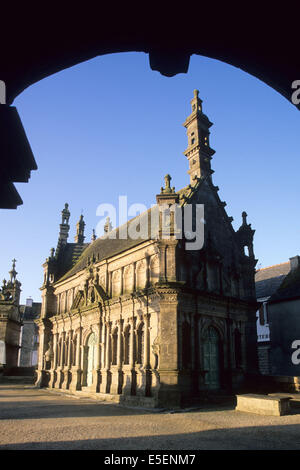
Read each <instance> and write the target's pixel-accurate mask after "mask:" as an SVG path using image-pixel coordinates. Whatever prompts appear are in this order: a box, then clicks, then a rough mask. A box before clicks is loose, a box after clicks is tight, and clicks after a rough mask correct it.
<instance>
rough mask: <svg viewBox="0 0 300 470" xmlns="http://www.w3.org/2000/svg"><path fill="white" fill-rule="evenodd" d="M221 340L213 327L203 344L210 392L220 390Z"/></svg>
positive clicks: (209, 329)
mask: <svg viewBox="0 0 300 470" xmlns="http://www.w3.org/2000/svg"><path fill="white" fill-rule="evenodd" d="M219 347H220V340H219V334H218V332H217V331H216V329H215V328H213V327H212V326H211V327H209V328H208V330H207V334H206V337H205V339H204V344H203V356H204V370H206V371H207V373H206V374H205V384H206V385H207V387H208V388H209V389H210V390H217V389H219V388H220V363H219V362H220V359H219Z"/></svg>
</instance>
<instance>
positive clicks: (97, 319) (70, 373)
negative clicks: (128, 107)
mask: <svg viewBox="0 0 300 470" xmlns="http://www.w3.org/2000/svg"><path fill="white" fill-rule="evenodd" d="M191 104H192V113H191V115H190V116H189V117H188V118H187V120H186V121H185V123H184V126H185V127H186V128H187V134H188V148H187V150H186V152H185V155H186V156H187V158H188V160H189V175H190V184H189V185H188V186H186V187H185V188H183V189H182V190H180V191H178V192H176V191H175V188H172V187H171V186H170V179H171V177H170V176H169V175H166V177H165V187H164V188H161V192H160V194H158V195H157V196H156V200H157V205H156V206H154V208H153V209H151V210H149V211H147V212H146V213H143V214H141V215H140V216H138V217H137V218H136V219H131V220H130V221H129V222H128V223H127V224H126V226H125V228H126V229H128V232H130V228H131V227H133V226H134V225H138V224H140V225H142V224H143V223H145V221H148V222H149V224H148V229H147V236H146V237H139V238H136V239H132V238H130V237H129V238H127V239H125V238H122V237H121V236H120V233H121V228H119V229H115V230H112V227H111V225H110V223H109V221H107V223H106V225H105V234H104V236H102V237H100V238H98V239H95V235H94V234H93V237H92V242H91V243H90V244H88V243H84V222H83V218H82V217H81V219H80V221H79V222H78V224H77V235H76V238H75V243H68V242H67V238H68V231H69V225H68V223H69V217H70V212H69V209H68V205H67V204H66V207H65V209H64V210H63V212H62V223H61V225H60V235H59V241H58V245H57V249H56V251H54V249H52V250H51V255H50V257H49V258H47V260H46V262H45V263H44V265H43V266H44V283H43V286H42V288H41V290H42V314H41V319H40V320H39V321H38V325H39V337H40V349H39V366H38V380H37V384H38V385H40V386H47V387H52V388H60V389H65V390H70V391H73V392H75V391H83V392H86V393H92V394H95V396H96V395H97V396H99V397H101V398H106V399H108V400H114V401H119V402H122V401H125V402H128V403H135V404H142V405H149V406H164V407H170V406H171V407H173V406H180V405H182V404H183V403H188V402H189V401H190V400H191V399H192V398H193V397H197V396H199V395H201V394H203V393H208V392H212V391H216V390H221V391H222V390H227V391H228V390H232V387H237V386H239V384H241V383H243V381H244V380H245V377H246V375H247V374H249V373H256V372H257V354H256V309H257V304H256V299H255V285H254V272H255V264H256V260H255V258H254V254H253V234H254V230H252V229H251V225H249V224H248V223H247V220H246V214H245V213H243V223H242V226H241V227H240V229H239V230H238V231H237V232H235V231H234V229H233V227H232V224H231V222H232V218H230V217H228V215H227V213H226V211H225V209H224V207H225V205H226V204H225V203H224V202H222V201H221V200H220V198H219V196H218V188H217V187H216V186H214V185H213V183H212V177H211V175H212V173H213V171H212V170H211V166H210V161H211V157H212V155H213V153H214V151H213V150H212V149H211V148H210V146H209V127H210V126H211V125H212V123H211V122H210V121H209V120H208V118H207V117H206V116H205V115H204V114H203V111H202V101H201V100H200V99H199V97H198V91H197V90H196V91H195V93H194V98H193V99H192V102H191ZM174 204H177V205H178V206H179V207H181V208H184V207H185V206H187V205H188V204H189V205H191V206H192V207H193V210H194V209H195V208H196V205H197V204H204V211H205V225H204V245H203V247H201V249H194V250H193V249H186V248H187V243H188V242H189V240H188V239H187V238H184V237H183V238H180V237H178V236H177V235H178V231H177V223H175V219H174V215H173V213H172V211H171V210H169V214H168V217H169V218H168V223H167V224H166V225H167V227H168V231H169V232H168V233H169V236H168V237H166V236H164V235H165V227H166V225H164V224H163V223H162V214H163V212H162V211H161V210H160V209H161V208H162V206H164V207H167V208H169V209H170V208H171V207H172V206H173V205H174ZM155 212H156V216H155ZM194 213H195V211H194ZM152 216H153V217H152ZM122 230H123V231H124V227H123V229H122ZM112 234H114V235H115V236H114V237H112ZM185 236H186V233H185ZM245 247H247V249H248V251H247V253H245V250H244V248H245Z"/></svg>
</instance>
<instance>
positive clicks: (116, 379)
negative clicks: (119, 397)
mask: <svg viewBox="0 0 300 470" xmlns="http://www.w3.org/2000/svg"><path fill="white" fill-rule="evenodd" d="M121 346H122V320H121V319H119V320H118V342H117V365H116V366H112V377H111V389H110V393H113V394H118V393H120V391H121V389H122V362H121V359H122V351H121Z"/></svg>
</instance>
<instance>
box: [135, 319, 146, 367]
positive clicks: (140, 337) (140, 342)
mask: <svg viewBox="0 0 300 470" xmlns="http://www.w3.org/2000/svg"><path fill="white" fill-rule="evenodd" d="M136 362H137V363H138V364H143V363H144V323H142V324H141V325H140V327H139V329H138V331H137V358H136Z"/></svg>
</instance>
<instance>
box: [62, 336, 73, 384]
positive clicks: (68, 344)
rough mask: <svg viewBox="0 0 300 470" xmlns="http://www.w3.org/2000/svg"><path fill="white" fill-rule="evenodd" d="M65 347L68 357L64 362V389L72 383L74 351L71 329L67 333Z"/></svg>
mask: <svg viewBox="0 0 300 470" xmlns="http://www.w3.org/2000/svg"><path fill="white" fill-rule="evenodd" d="M65 347H66V348H67V357H65V364H64V381H63V384H62V388H63V389H64V390H66V389H68V388H69V384H70V378H71V377H70V369H71V359H72V355H71V351H72V330H70V331H69V333H68V335H66V340H65Z"/></svg>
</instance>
